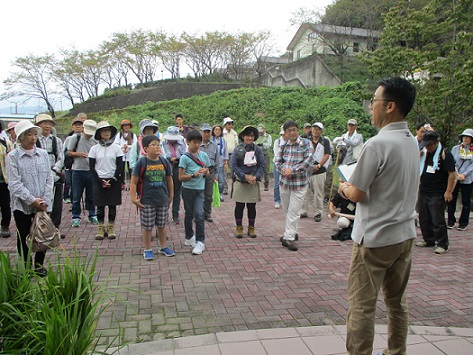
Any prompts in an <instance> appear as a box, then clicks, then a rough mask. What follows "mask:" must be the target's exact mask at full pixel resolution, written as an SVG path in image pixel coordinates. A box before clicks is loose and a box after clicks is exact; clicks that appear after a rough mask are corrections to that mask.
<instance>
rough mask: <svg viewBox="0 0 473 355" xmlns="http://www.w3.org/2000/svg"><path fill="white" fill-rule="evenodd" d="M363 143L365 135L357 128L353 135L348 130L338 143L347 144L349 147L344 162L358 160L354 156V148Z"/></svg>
mask: <svg viewBox="0 0 473 355" xmlns="http://www.w3.org/2000/svg"><path fill="white" fill-rule="evenodd" d="M362 143H363V136H362V135H361V134H360V133H358V132H357V131H356V130H355V131H354V132H353V134H352V135H351V136H350V135H349V134H348V132H347V133H345V134H344V135H343V136H342V140H341V141H340V142H339V143H338V144H339V145H345V146H346V148H347V151H346V154H345V157H344V158H343V162H342V164H348V163H351V162H353V161H355V160H356V158H355V157H354V156H353V149H354V148H355V147H356V146H359V145H360V144H362ZM357 158H358V157H357Z"/></svg>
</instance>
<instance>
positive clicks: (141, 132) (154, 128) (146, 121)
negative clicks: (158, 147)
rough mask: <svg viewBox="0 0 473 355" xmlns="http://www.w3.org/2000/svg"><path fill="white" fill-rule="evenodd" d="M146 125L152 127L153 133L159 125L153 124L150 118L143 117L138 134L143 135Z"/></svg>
mask: <svg viewBox="0 0 473 355" xmlns="http://www.w3.org/2000/svg"><path fill="white" fill-rule="evenodd" d="M146 127H151V128H153V134H155V133H156V132H157V131H158V129H159V127H158V126H157V125H155V124H154V123H153V122H151V120H148V119H144V120H142V121H141V122H140V134H141V135H143V132H144V130H145V128H146Z"/></svg>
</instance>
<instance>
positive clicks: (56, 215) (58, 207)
mask: <svg viewBox="0 0 473 355" xmlns="http://www.w3.org/2000/svg"><path fill="white" fill-rule="evenodd" d="M63 191H64V185H63V183H62V182H59V181H56V182H55V183H54V198H53V210H52V211H51V219H52V221H53V223H54V225H55V226H56V228H58V229H59V226H60V225H61V219H62V193H63Z"/></svg>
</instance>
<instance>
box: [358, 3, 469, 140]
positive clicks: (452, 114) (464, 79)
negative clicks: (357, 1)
mask: <svg viewBox="0 0 473 355" xmlns="http://www.w3.org/2000/svg"><path fill="white" fill-rule="evenodd" d="M472 10H473V0H454V1H452V0H431V1H429V3H428V4H427V5H426V6H425V7H424V8H423V9H422V10H416V9H413V8H410V7H409V6H408V4H407V2H404V3H403V2H401V3H400V4H399V5H398V6H396V7H393V8H392V9H391V10H390V11H389V13H388V14H387V15H386V18H385V28H384V31H383V33H382V36H381V40H380V43H379V44H380V45H379V48H378V49H377V50H376V51H374V52H372V53H364V54H363V56H362V59H363V60H364V61H365V62H366V63H367V64H368V65H369V66H370V70H371V73H372V74H373V75H374V76H378V77H379V76H395V75H403V76H405V77H407V78H409V79H410V80H412V81H414V82H415V83H416V86H417V87H418V98H417V102H416V105H415V107H414V112H413V115H411V116H410V120H411V122H412V123H418V122H420V121H425V120H427V121H429V122H430V123H432V125H433V126H434V128H435V129H436V130H437V131H438V132H439V133H440V134H441V135H442V136H443V139H444V140H445V141H446V142H448V143H453V142H454V140H455V137H456V135H457V134H458V132H459V131H461V130H462V128H463V127H469V126H471V125H472V123H473V118H472V117H473V104H472V102H471V90H472V89H473V76H472V75H471V74H472V73H473V62H472V59H471V58H473V33H472V27H473V26H472V24H471V20H470V18H469V15H468V14H471V11H472ZM413 116H414V117H413Z"/></svg>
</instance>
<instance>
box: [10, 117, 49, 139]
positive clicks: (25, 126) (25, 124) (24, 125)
mask: <svg viewBox="0 0 473 355" xmlns="http://www.w3.org/2000/svg"><path fill="white" fill-rule="evenodd" d="M31 128H33V129H34V130H36V133H37V134H38V136H39V135H40V134H41V132H43V130H42V129H41V128H39V127H38V126H35V125H34V124H32V123H31V122H30V121H21V122H18V123H17V125H16V126H15V133H16V136H17V137H18V138H19V137H20V136H21V135H22V134H23V133H25V132H26V131H28V130H30V129H31Z"/></svg>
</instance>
